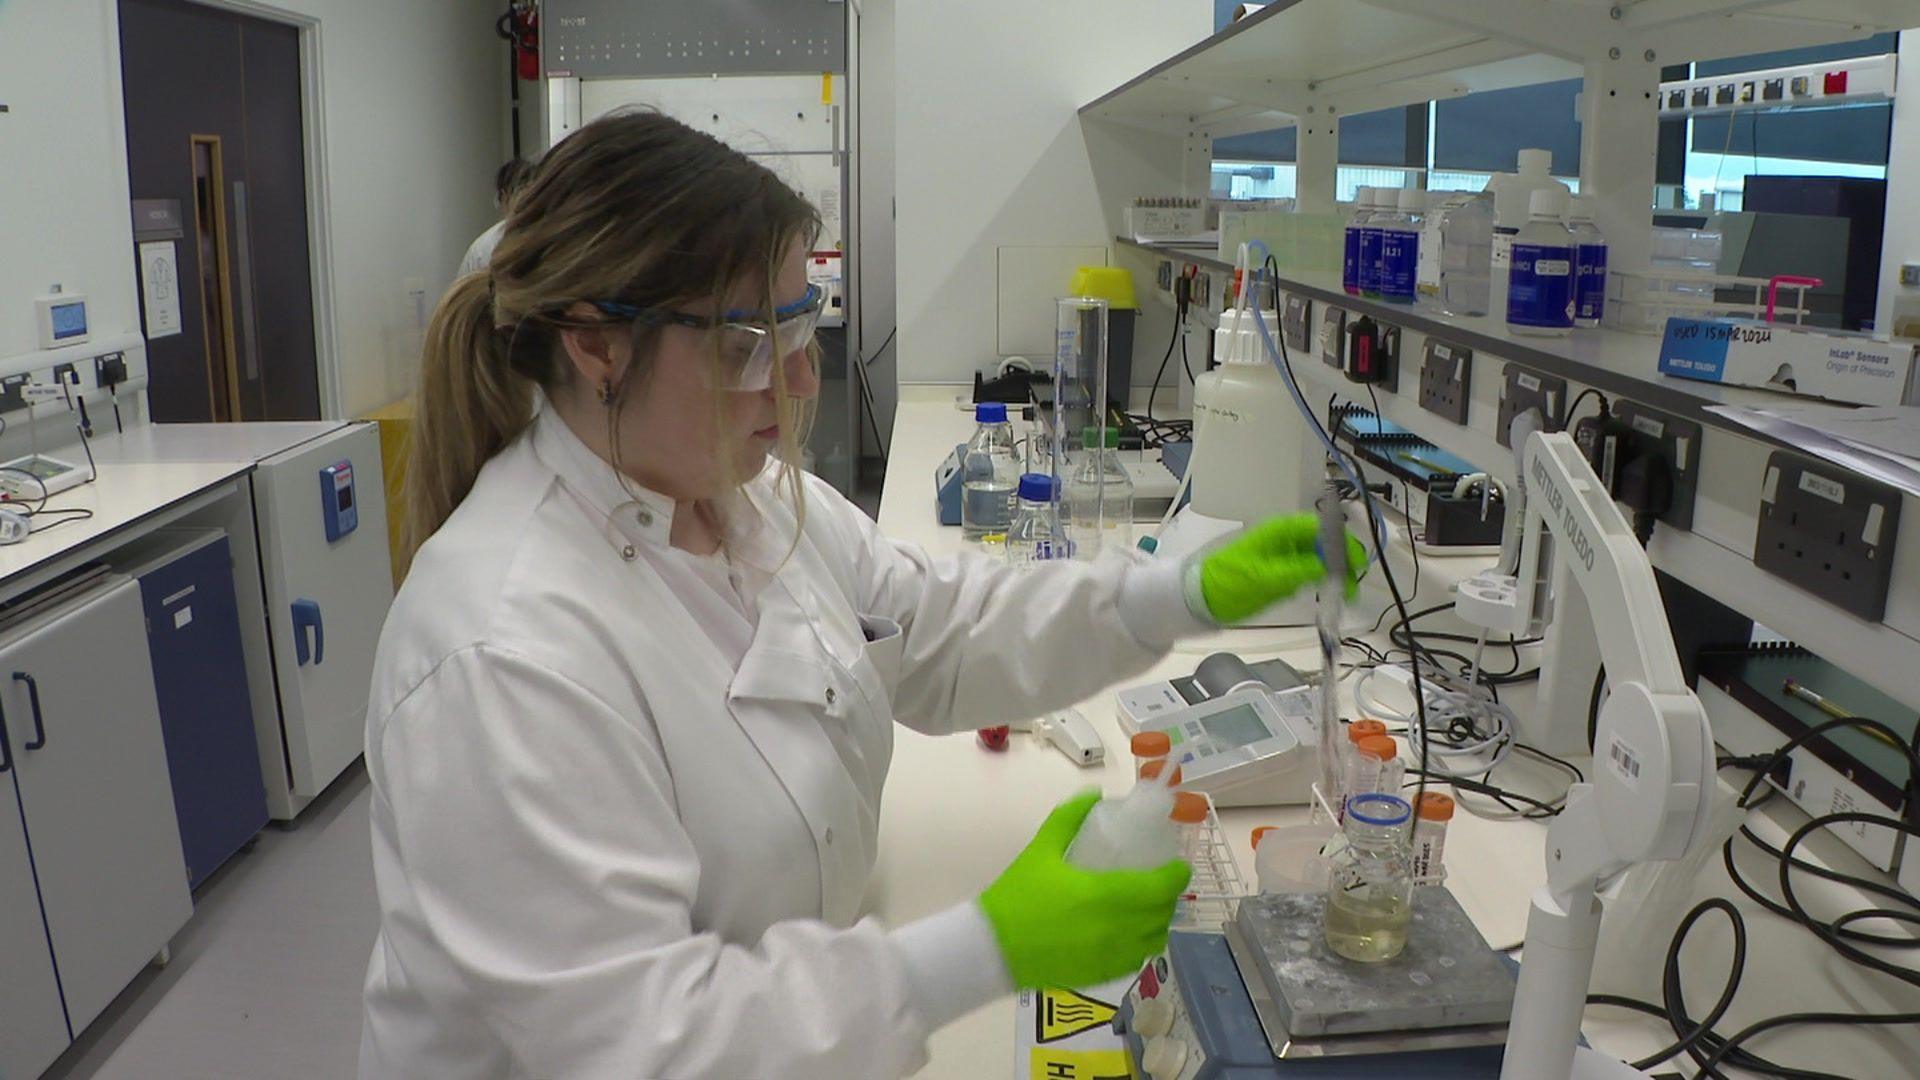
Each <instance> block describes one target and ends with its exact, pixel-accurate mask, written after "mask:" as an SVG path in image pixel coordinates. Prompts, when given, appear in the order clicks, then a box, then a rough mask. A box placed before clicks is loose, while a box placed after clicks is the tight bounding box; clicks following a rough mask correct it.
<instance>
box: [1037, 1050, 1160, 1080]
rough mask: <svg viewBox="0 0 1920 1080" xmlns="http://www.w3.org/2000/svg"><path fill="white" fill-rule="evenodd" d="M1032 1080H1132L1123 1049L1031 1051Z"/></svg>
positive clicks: (1132, 1074) (1129, 1063)
mask: <svg viewBox="0 0 1920 1080" xmlns="http://www.w3.org/2000/svg"><path fill="white" fill-rule="evenodd" d="M1030 1075H1031V1076H1032V1078H1033V1080H1135V1078H1134V1072H1133V1064H1132V1062H1130V1061H1129V1060H1128V1059H1127V1052H1126V1051H1125V1050H1062V1049H1058V1048H1053V1049H1049V1048H1048V1047H1045V1046H1036V1047H1034V1048H1033V1068H1032V1072H1031V1073H1030Z"/></svg>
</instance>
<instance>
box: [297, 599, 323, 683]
mask: <svg viewBox="0 0 1920 1080" xmlns="http://www.w3.org/2000/svg"><path fill="white" fill-rule="evenodd" d="M308 627H312V628H313V649H312V660H313V666H314V667H319V666H320V665H321V664H324V663H326V660H327V625H326V623H325V622H324V621H322V619H321V616H320V601H318V600H305V599H302V600H295V601H294V602H293V655H294V658H295V659H296V660H298V661H299V662H300V664H301V665H303V666H304V665H305V664H306V663H307V660H308V649H307V628H308Z"/></svg>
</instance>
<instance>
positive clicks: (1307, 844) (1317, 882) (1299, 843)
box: [1253, 822, 1340, 894]
mask: <svg viewBox="0 0 1920 1080" xmlns="http://www.w3.org/2000/svg"><path fill="white" fill-rule="evenodd" d="M1254 834H1255V835H1254V841H1253V874H1254V880H1255V881H1257V882H1258V883H1259V888H1260V891H1261V892H1263V893H1275V894H1282V893H1317V892H1320V891H1321V890H1323V889H1325V888H1326V887H1327V866H1328V863H1327V860H1326V859H1325V858H1324V857H1323V856H1322V855H1321V854H1320V850H1321V849H1322V848H1323V847H1325V846H1326V844H1327V842H1328V841H1329V840H1332V839H1333V838H1334V837H1335V836H1338V835H1339V834H1340V830H1339V829H1337V828H1335V827H1334V826H1333V825H1331V824H1329V823H1327V822H1318V823H1315V824H1311V825H1295V826H1291V827H1289V828H1284V829H1275V828H1263V829H1255V830H1254Z"/></svg>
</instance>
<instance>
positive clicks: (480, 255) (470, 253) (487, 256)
mask: <svg viewBox="0 0 1920 1080" xmlns="http://www.w3.org/2000/svg"><path fill="white" fill-rule="evenodd" d="M506 231H507V222H506V220H505V219H504V218H503V219H501V220H499V221H496V222H494V223H493V224H491V225H489V226H487V231H485V232H483V233H481V234H480V235H479V236H476V237H474V238H473V243H471V244H468V245H467V253H466V254H465V255H463V256H461V258H460V276H461V277H466V276H467V275H468V274H477V273H479V272H480V271H482V270H485V269H486V268H487V267H488V266H489V265H491V264H492V262H493V249H494V248H496V247H498V246H500V234H501V233H503V232H506Z"/></svg>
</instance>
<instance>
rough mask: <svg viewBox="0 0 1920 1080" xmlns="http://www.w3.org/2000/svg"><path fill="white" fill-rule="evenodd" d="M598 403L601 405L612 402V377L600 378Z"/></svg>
mask: <svg viewBox="0 0 1920 1080" xmlns="http://www.w3.org/2000/svg"><path fill="white" fill-rule="evenodd" d="M600 404H602V405H611V404H613V380H612V379H601V380H600Z"/></svg>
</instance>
